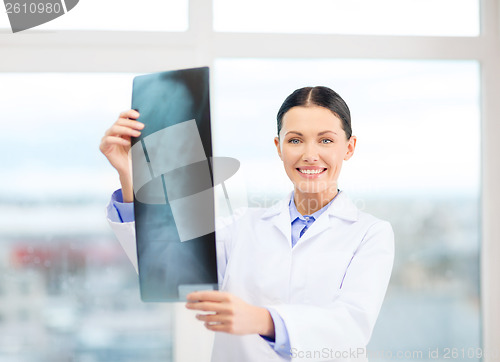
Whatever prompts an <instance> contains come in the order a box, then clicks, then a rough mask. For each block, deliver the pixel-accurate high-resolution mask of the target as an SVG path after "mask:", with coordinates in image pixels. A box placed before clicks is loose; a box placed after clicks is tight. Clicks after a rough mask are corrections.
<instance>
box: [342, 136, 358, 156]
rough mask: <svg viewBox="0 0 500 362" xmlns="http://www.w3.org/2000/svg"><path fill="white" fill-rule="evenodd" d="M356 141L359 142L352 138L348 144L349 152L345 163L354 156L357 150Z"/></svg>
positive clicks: (354, 137)
mask: <svg viewBox="0 0 500 362" xmlns="http://www.w3.org/2000/svg"><path fill="white" fill-rule="evenodd" d="M356 141H357V138H356V136H351V138H349V141H348V142H349V143H348V144H347V152H346V154H345V156H344V161H347V160H348V159H350V158H351V157H352V155H353V154H354V150H355V149H356Z"/></svg>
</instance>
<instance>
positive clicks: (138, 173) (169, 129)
mask: <svg viewBox="0 0 500 362" xmlns="http://www.w3.org/2000/svg"><path fill="white" fill-rule="evenodd" d="M132 108H133V109H136V110H137V111H139V113H140V117H139V119H138V120H139V121H141V122H143V123H144V124H145V127H144V129H143V131H142V134H141V136H140V137H137V138H132V148H131V153H132V174H133V183H134V213H135V228H136V239H137V257H138V265H139V281H140V289H141V298H142V300H143V301H147V302H162V301H171V302H176V301H181V300H185V296H186V294H188V293H189V292H190V291H194V290H203V289H205V290H206V289H217V263H216V250H215V219H214V190H213V186H214V182H213V180H214V178H213V173H212V164H211V162H212V141H211V132H210V102H209V70H208V68H206V67H205V68H194V69H184V70H176V71H169V72H162V73H154V74H148V75H142V76H138V77H135V78H134V83H133V93H132Z"/></svg>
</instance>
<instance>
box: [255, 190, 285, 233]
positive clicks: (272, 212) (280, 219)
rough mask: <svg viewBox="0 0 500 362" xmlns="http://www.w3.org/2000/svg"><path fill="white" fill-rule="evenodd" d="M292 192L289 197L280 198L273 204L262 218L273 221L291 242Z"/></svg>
mask: <svg viewBox="0 0 500 362" xmlns="http://www.w3.org/2000/svg"><path fill="white" fill-rule="evenodd" d="M291 196H292V193H290V194H289V195H288V197H287V198H285V199H283V200H280V201H279V202H278V203H276V204H274V205H273V206H271V207H270V208H269V209H268V210H267V211H266V212H265V213H264V214H263V215H262V219H267V220H268V221H269V222H271V223H272V225H274V226H275V227H276V228H277V229H278V230H279V231H280V232H281V233H282V234H283V236H284V237H285V238H286V239H287V240H288V241H290V242H291V240H292V226H291V222H290V208H289V203H290V198H291Z"/></svg>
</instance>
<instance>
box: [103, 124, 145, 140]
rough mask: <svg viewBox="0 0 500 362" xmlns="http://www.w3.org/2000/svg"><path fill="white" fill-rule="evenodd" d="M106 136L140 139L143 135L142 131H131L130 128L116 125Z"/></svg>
mask: <svg viewBox="0 0 500 362" xmlns="http://www.w3.org/2000/svg"><path fill="white" fill-rule="evenodd" d="M105 134H106V136H130V137H139V136H140V135H141V131H138V130H136V129H131V128H129V127H124V126H119V125H117V124H114V125H113V126H112V127H111V128H110V129H108V130H107V131H106V133H105Z"/></svg>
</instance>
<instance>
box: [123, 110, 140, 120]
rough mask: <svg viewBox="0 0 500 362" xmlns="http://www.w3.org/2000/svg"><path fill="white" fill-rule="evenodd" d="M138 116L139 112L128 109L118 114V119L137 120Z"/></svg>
mask: <svg viewBox="0 0 500 362" xmlns="http://www.w3.org/2000/svg"><path fill="white" fill-rule="evenodd" d="M139 116H140V114H139V112H137V111H136V110H135V109H129V110H127V111H124V112H122V113H120V118H130V119H137V118H139Z"/></svg>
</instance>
